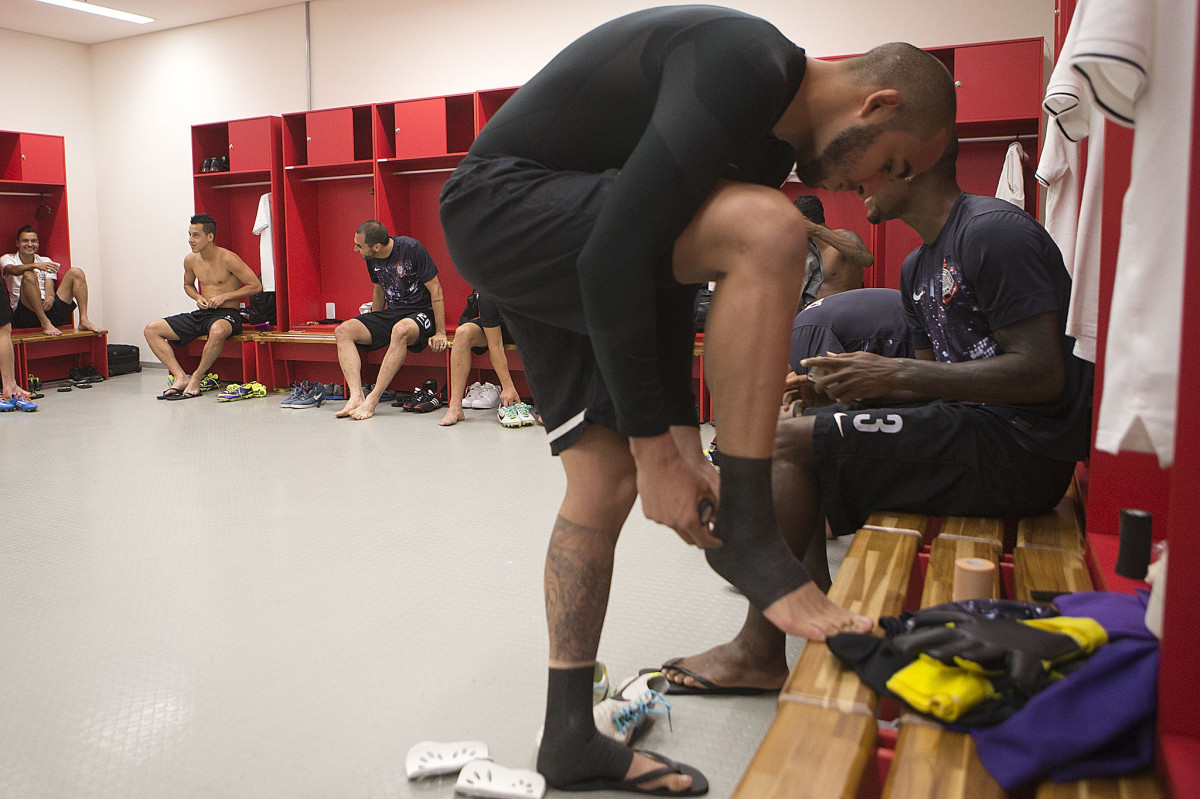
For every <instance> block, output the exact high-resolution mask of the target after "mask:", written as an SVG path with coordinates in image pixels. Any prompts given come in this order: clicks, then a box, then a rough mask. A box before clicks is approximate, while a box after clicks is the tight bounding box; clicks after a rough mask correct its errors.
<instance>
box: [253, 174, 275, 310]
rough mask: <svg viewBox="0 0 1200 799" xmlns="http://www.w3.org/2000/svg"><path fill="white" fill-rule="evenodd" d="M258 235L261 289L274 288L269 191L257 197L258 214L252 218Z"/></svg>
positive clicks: (254, 230) (268, 289)
mask: <svg viewBox="0 0 1200 799" xmlns="http://www.w3.org/2000/svg"><path fill="white" fill-rule="evenodd" d="M251 232H252V233H253V234H254V235H255V236H258V263H259V268H260V269H261V270H262V274H261V275H259V279H260V280H262V287H263V291H274V290H275V245H274V244H273V243H272V242H271V193H270V192H267V193H266V194H264V195H263V196H261V197H259V198H258V215H257V216H256V217H255V218H254V229H253V230H251Z"/></svg>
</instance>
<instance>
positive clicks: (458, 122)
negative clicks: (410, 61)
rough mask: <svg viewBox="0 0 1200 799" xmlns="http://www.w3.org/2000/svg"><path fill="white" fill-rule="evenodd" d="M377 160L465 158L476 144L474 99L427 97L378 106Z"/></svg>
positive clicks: (469, 96)
mask: <svg viewBox="0 0 1200 799" xmlns="http://www.w3.org/2000/svg"><path fill="white" fill-rule="evenodd" d="M375 108H376V113H377V114H378V118H379V120H380V124H379V126H378V127H377V128H376V131H377V136H376V153H375V155H376V157H377V158H380V159H385V160H390V159H400V160H412V159H419V158H437V157H439V156H446V155H457V156H462V155H463V154H465V153H466V152H467V148H469V147H470V146H471V142H473V141H474V140H475V96H474V95H472V94H459V95H451V96H449V97H427V98H425V99H422V100H405V101H402V102H398V103H387V104H380V105H377V106H375Z"/></svg>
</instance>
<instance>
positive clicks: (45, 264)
mask: <svg viewBox="0 0 1200 799" xmlns="http://www.w3.org/2000/svg"><path fill="white" fill-rule="evenodd" d="M33 266H34V269H37V270H39V271H41V272H45V273H46V277H54V276H55V275H57V274H58V270H59V269H61V268H62V264H57V263H55V262H54V261H39V262H37V263H35V264H34V265H33Z"/></svg>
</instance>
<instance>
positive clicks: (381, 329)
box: [334, 219, 446, 419]
mask: <svg viewBox="0 0 1200 799" xmlns="http://www.w3.org/2000/svg"><path fill="white" fill-rule="evenodd" d="M354 251H355V252H357V253H358V254H359V255H361V256H362V258H363V260H364V261H366V262H367V274H368V275H370V277H371V282H372V283H374V284H375V289H374V291H373V293H372V295H371V310H370V311H369V312H368V313H365V314H360V315H359V316H356V317H355V318H353V319H349V320H347V321H345V322H343V323H342V324H340V325H338V327H337V330H335V331H334V337H335V338H336V339H337V350H338V363H339V364H340V365H341V367H342V375H343V376H344V377H345V378H346V386H347V388H348V389H349V391H350V396H349V397H348V398H347V400H346V404H345V405H343V406H342V409H341V410H340V411H338V412H337V415H338V417H339V418H345V417H347V416H349V417H351V418H354V419H370V418H371V417H372V416H374V415H375V407H376V406H377V405H379V398H380V397H381V396H382V395H383V392H384V391H386V390H387V387H388V385H389V384H391V382H392V379H393V378H395V377H396V373H397V372H399V371H400V367H401V366H403V365H404V358H405V356H407V355H408V353H409V352H420V351H421V350H423V349H425V345H426V344H427V343H428V344H429V348H430V349H431V350H433V351H434V352H441V351H442V350H444V349H446V309H445V307H444V305H443V303H442V284H441V283H440V282H439V281H438V278H437V266H436V265H435V264H434V263H433V259H432V258H430V257H429V252H428V251H427V250H426V249H425V247H424V245H422V244H421V242H419V241H417V240H416V239H414V238H412V237H411V236H389V235H388V231H387V228H386V227H384V226H383V223H382V222H378V221H376V220H374V219H371V220H368V221H366V222H363V223H362V224H361V225H359V226H358V230H356V231H355V233H354ZM383 347H387V348H388V350H387V352H386V353H385V354H384V356H383V363H381V364H380V365H379V375H378V377H376V378H375V386H374V388H372V389H371V393H370V394H367V395H365V396H364V395H363V386H362V356H361V355H360V354H359V350H360V349H361V350H362V351H364V352H371V351H373V350H378V349H382V348H383Z"/></svg>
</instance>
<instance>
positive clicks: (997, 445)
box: [805, 401, 1075, 535]
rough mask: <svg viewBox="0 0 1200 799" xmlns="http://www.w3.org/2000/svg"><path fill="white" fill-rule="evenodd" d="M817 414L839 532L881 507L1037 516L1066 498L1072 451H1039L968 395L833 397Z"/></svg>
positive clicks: (824, 494) (825, 487)
mask: <svg viewBox="0 0 1200 799" xmlns="http://www.w3.org/2000/svg"><path fill="white" fill-rule="evenodd" d="M805 415H806V416H813V417H815V419H814V424H813V447H814V450H815V452H816V453H817V456H818V465H817V474H818V478H819V480H820V484H821V499H822V503H823V505H824V508H825V514H826V518H828V520H829V526H830V528H831V529H832V530H833V532H834V534H835V535H845V534H847V533H852V532H854V531H855V530H857V529H858V528H859V527H860V526H862V524H863V523H864V522H865V521H866V519H867V517H868V516H869V515H870V514H871V513H873V512H875V511H884V510H889V511H907V512H909V513H921V514H926V515H931V516H1030V515H1033V514H1038V513H1044V512H1046V511H1048V510H1050V509H1051V508H1053V507H1054V505H1055V504H1056V503H1057V502H1058V500H1059V499H1061V498H1062V495H1063V493H1064V492H1065V491H1066V490H1067V486H1068V485H1069V483H1070V481H1071V474H1072V472H1073V471H1074V469H1075V463H1074V462H1073V461H1055V460H1050V459H1048V458H1044V457H1042V456H1039V455H1034V454H1033V453H1031V452H1029V451H1028V450H1026V449H1024V448H1023V447H1022V446H1021V445H1020V444H1018V443H1017V441H1016V439H1015V438H1014V437H1013V435H1012V433H1011V432H1010V431H1009V429H1008V423H1007V422H1006V421H1005V420H1004V419H1002V418H1000V417H999V416H997V415H995V414H993V413H991V412H990V411H988V410H987V408H986V406H983V405H979V404H977V403H968V402H942V401H937V402H930V403H927V404H922V405H906V406H899V407H894V408H864V407H861V406H845V405H831V406H828V407H825V408H817V409H813V410H810V411H806V413H805Z"/></svg>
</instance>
